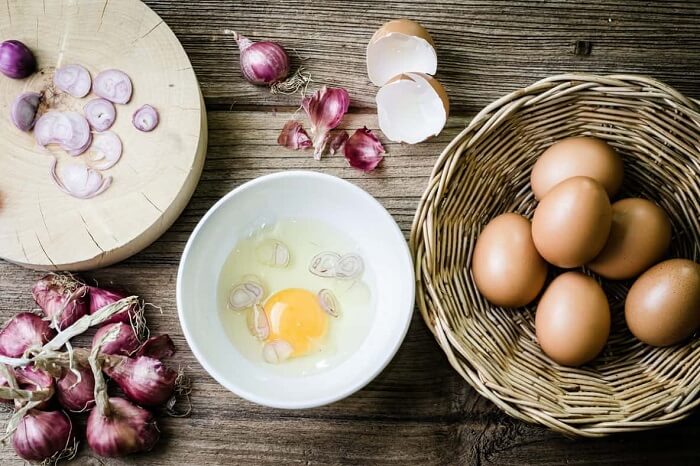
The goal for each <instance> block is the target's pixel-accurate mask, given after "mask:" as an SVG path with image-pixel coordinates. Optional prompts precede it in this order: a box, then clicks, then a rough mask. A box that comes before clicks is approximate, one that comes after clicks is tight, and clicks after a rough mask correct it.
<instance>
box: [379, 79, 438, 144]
mask: <svg viewBox="0 0 700 466" xmlns="http://www.w3.org/2000/svg"><path fill="white" fill-rule="evenodd" d="M376 102H377V116H378V118H379V128H380V129H381V130H382V132H383V133H384V136H386V137H387V138H388V139H390V140H392V141H394V142H407V143H409V144H416V143H418V142H422V141H425V140H426V139H428V138H429V137H431V136H437V135H438V134H440V131H442V128H444V127H445V123H447V117H448V115H449V112H450V99H449V97H448V96H447V92H446V91H445V88H444V87H442V84H440V83H439V82H438V80H437V79H435V78H432V77H430V76H428V75H427V74H423V73H405V74H401V75H399V76H396V77H394V78H393V79H392V80H390V81H389V82H388V83H387V84H386V85H385V86H382V88H381V89H379V92H377V97H376Z"/></svg>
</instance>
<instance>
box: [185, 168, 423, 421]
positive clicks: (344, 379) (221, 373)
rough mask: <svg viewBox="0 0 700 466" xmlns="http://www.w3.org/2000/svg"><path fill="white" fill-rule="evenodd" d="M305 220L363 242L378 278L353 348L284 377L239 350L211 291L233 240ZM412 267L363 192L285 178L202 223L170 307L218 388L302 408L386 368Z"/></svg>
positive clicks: (347, 391)
mask: <svg viewBox="0 0 700 466" xmlns="http://www.w3.org/2000/svg"><path fill="white" fill-rule="evenodd" d="M282 218H310V219H316V220H320V221H323V222H324V223H326V224H328V225H329V226H331V227H334V228H335V229H338V230H340V231H343V232H345V233H346V235H347V236H348V237H349V238H350V239H351V240H353V242H354V243H356V244H359V245H361V246H360V247H361V255H362V257H363V259H364V261H365V266H366V267H367V268H370V269H372V270H373V271H374V276H375V277H376V283H375V287H374V288H375V290H377V291H376V296H374V299H375V301H374V302H375V304H376V312H375V316H374V318H373V323H372V325H371V327H370V330H369V333H368V335H367V336H366V338H365V340H364V342H363V343H362V344H361V346H360V348H359V349H358V350H357V351H356V352H355V353H354V354H353V355H352V356H350V357H348V358H347V359H345V360H344V361H342V362H341V363H340V364H339V365H338V366H336V367H333V368H329V369H327V370H325V371H324V372H320V373H316V374H313V375H309V376H304V377H291V376H282V375H279V374H278V373H276V372H273V371H271V370H270V368H269V367H265V365H264V364H256V363H254V362H251V361H250V360H249V359H247V358H246V357H245V356H243V355H242V354H241V353H239V352H238V350H237V349H236V347H235V346H234V345H233V344H232V343H231V341H230V340H229V339H228V337H227V335H226V333H225V332H224V329H223V328H222V325H221V320H220V317H219V311H218V309H217V284H218V282H219V274H220V272H221V268H222V266H223V263H224V261H225V260H226V258H227V256H228V255H229V253H230V252H231V250H232V249H233V247H234V245H235V244H236V242H237V241H238V240H239V239H240V238H242V237H244V236H245V235H247V234H249V233H250V232H251V231H252V230H253V229H254V228H256V227H259V226H260V225H261V223H267V224H269V223H272V222H274V221H275V220H276V219H282ZM414 285H415V282H414V274H413V264H412V260H411V255H410V253H409V250H408V246H407V244H406V241H405V239H404V236H403V234H402V233H401V230H400V229H399V227H398V225H396V222H395V221H394V219H393V218H392V217H391V215H390V214H389V213H388V212H387V211H386V210H385V209H384V208H383V207H382V206H381V205H380V204H379V202H377V200H376V199H374V198H373V197H372V196H370V195H369V194H367V193H366V192H365V191H363V190H362V189H360V188H358V187H357V186H355V185H354V184H352V183H349V182H347V181H345V180H342V179H340V178H336V177H334V176H330V175H324V174H321V173H316V172H310V171H287V172H282V173H275V174H272V175H267V176H263V177H261V178H257V179H255V180H253V181H250V182H248V183H245V184H244V185H242V186H240V187H238V188H236V189H234V190H233V191H231V192H230V193H228V194H227V195H226V196H224V197H223V198H222V199H221V200H219V202H217V203H216V204H215V205H214V206H213V207H212V208H211V209H209V212H207V213H206V215H204V217H203V218H202V220H200V222H199V224H198V225H197V227H196V228H195V229H194V232H193V233H192V236H190V239H189V241H188V242H187V245H186V246H185V251H184V252H183V254H182V260H181V261H180V268H179V271H178V277H177V307H178V313H179V317H180V324H181V326H182V330H183V332H184V334H185V337H186V338H187V342H188V343H189V345H190V348H191V349H192V352H193V353H194V355H195V356H196V357H197V359H198V360H199V362H200V363H201V364H202V366H203V367H204V368H205V369H206V370H207V372H209V374H210V375H211V376H212V377H214V378H215V379H216V380H217V381H218V382H219V383H220V384H222V385H223V386H224V387H226V388H228V389H229V390H231V391H232V392H233V393H235V394H237V395H239V396H241V397H243V398H246V399H248V400H250V401H253V402H255V403H259V404H262V405H266V406H271V407H276V408H287V409H297V408H310V407H315V406H321V405H324V404H328V403H332V402H334V401H337V400H340V399H341V398H344V397H346V396H348V395H351V394H352V393H354V392H356V391H357V390H359V389H361V388H362V387H364V386H365V385H366V384H367V383H369V382H370V381H371V380H372V379H373V378H374V377H376V376H377V375H378V374H379V373H380V372H381V371H382V370H383V369H384V367H386V365H387V364H388V363H389V361H391V359H392V358H393V356H394V354H395V353H396V351H397V350H398V348H399V346H400V345H401V342H402V341H403V339H404V337H405V335H406V331H407V330H408V326H409V323H410V321H411V315H412V314H413V305H414V293H415V287H414Z"/></svg>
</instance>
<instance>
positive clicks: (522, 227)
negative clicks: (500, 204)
mask: <svg viewBox="0 0 700 466" xmlns="http://www.w3.org/2000/svg"><path fill="white" fill-rule="evenodd" d="M472 274H473V276H474V281H475V282H476V286H477V288H478V289H479V291H480V292H481V294H482V295H484V297H485V298H486V299H488V300H489V301H490V302H491V303H493V304H495V305H497V306H503V307H519V306H524V305H526V304H528V303H529V302H531V301H532V300H533V299H535V297H536V296H537V295H538V294H539V292H540V290H541V289H542V286H543V285H544V281H545V278H546V277H547V264H546V263H545V261H544V260H543V259H542V257H540V255H539V254H538V253H537V250H536V249H535V245H534V244H533V243H532V235H531V234H530V221H529V220H528V219H526V218H525V217H523V216H522V215H518V214H512V213H511V214H503V215H499V216H498V217H496V218H494V219H493V220H491V221H490V222H489V223H488V225H486V228H484V230H483V231H482V232H481V235H479V239H478V240H477V241H476V246H475V247H474V255H473V258H472Z"/></svg>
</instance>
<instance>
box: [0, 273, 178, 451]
mask: <svg viewBox="0 0 700 466" xmlns="http://www.w3.org/2000/svg"><path fill="white" fill-rule="evenodd" d="M32 294H33V296H34V299H35V301H36V302H37V304H38V305H39V307H41V309H42V311H43V312H44V314H45V316H46V317H44V318H42V317H40V316H39V315H37V314H33V313H29V312H24V313H19V314H17V315H15V316H14V317H13V318H11V319H10V320H9V321H8V323H7V324H6V325H5V326H4V327H3V329H2V330H0V400H5V401H9V402H10V403H12V402H14V407H15V412H14V414H13V415H12V416H11V418H10V421H9V423H8V427H7V431H6V435H5V438H9V437H12V445H13V447H14V449H15V451H16V453H17V455H18V456H20V457H21V458H23V459H26V460H28V461H38V462H46V463H47V464H48V463H50V464H55V463H56V462H58V461H59V460H61V459H70V458H72V457H73V456H75V454H76V453H77V449H78V439H77V438H76V435H75V430H74V429H73V420H72V419H71V417H72V416H76V415H79V414H80V413H89V414H88V415H87V428H86V439H87V444H88V446H89V447H90V449H91V450H92V451H93V452H95V453H96V454H98V455H100V456H104V457H118V456H124V455H128V454H132V453H138V452H141V451H147V450H150V449H151V448H153V446H154V445H155V443H156V442H157V441H158V438H159V435H160V432H159V430H158V427H157V424H156V418H155V416H154V413H153V412H151V411H149V410H147V409H145V408H143V407H141V406H149V407H151V408H154V409H155V408H160V410H161V412H163V413H166V414H168V415H171V416H185V415H188V414H189V409H187V410H186V411H185V412H181V411H178V410H176V409H175V406H176V402H177V400H178V399H183V397H184V398H185V399H188V396H189V393H190V390H189V388H188V387H187V379H186V377H185V376H184V374H183V372H182V371H176V370H173V369H171V368H169V367H167V366H166V365H165V364H164V363H163V361H162V359H164V358H169V357H171V356H173V354H174V353H175V346H174V344H173V342H172V340H171V339H170V337H169V336H168V335H155V336H152V337H149V338H147V339H145V341H143V342H141V341H140V340H139V338H138V335H139V334H147V333H148V330H147V328H146V327H145V318H144V316H143V305H141V304H139V303H138V299H137V297H136V296H130V295H128V294H127V293H124V292H121V291H116V290H112V289H103V288H100V287H97V286H88V285H85V284H84V283H83V282H82V281H81V280H79V279H78V278H76V277H74V276H72V275H69V274H49V275H47V276H45V277H43V278H41V279H40V280H39V281H38V282H37V283H36V284H35V285H34V286H33V287H32ZM52 326H53V327H56V328H60V329H61V331H60V332H58V333H56V332H55V330H54V329H53V328H52ZM95 327H96V328H97V332H96V333H95V336H94V339H93V346H92V348H91V349H90V350H88V349H85V348H79V347H73V345H72V339H73V338H74V337H76V336H78V335H80V334H82V333H84V332H85V331H87V330H88V329H89V328H95ZM105 374H106V375H108V376H109V377H110V380H111V381H112V382H113V383H114V384H115V385H117V386H118V387H119V389H120V390H121V393H123V396H124V397H126V398H128V400H127V399H125V398H122V397H120V396H114V395H110V394H109V391H108V390H109V386H108V383H107V380H106V379H105ZM54 395H56V396H55V399H56V400H57V401H58V405H57V404H56V403H55V402H53V401H52V400H53V399H54V398H53V396H54ZM134 403H135V404H134ZM59 405H60V408H59V409H63V410H64V411H60V410H55V409H56V407H57V406H59Z"/></svg>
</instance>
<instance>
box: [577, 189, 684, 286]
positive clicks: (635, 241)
mask: <svg viewBox="0 0 700 466" xmlns="http://www.w3.org/2000/svg"><path fill="white" fill-rule="evenodd" d="M669 244H671V221H670V220H669V219H668V216H667V215H666V212H664V211H663V209H661V207H659V206H657V205H656V204H654V203H653V202H651V201H647V200H646V199H640V198H630V199H622V200H620V201H617V202H616V203H614V204H613V205H612V225H611V227H610V235H609V236H608V240H607V242H606V243H605V247H604V248H603V250H602V251H601V252H600V254H598V256H596V258H595V259H593V262H591V263H589V264H588V267H589V268H590V269H591V270H592V271H594V272H595V273H597V274H598V275H601V276H603V277H605V278H609V279H612V280H624V279H627V278H632V277H636V276H637V275H639V274H640V273H642V272H644V271H645V270H646V269H648V268H649V267H651V266H652V265H653V264H655V263H656V262H658V261H659V260H660V259H661V257H662V256H663V255H664V252H666V249H668V246H669Z"/></svg>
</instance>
